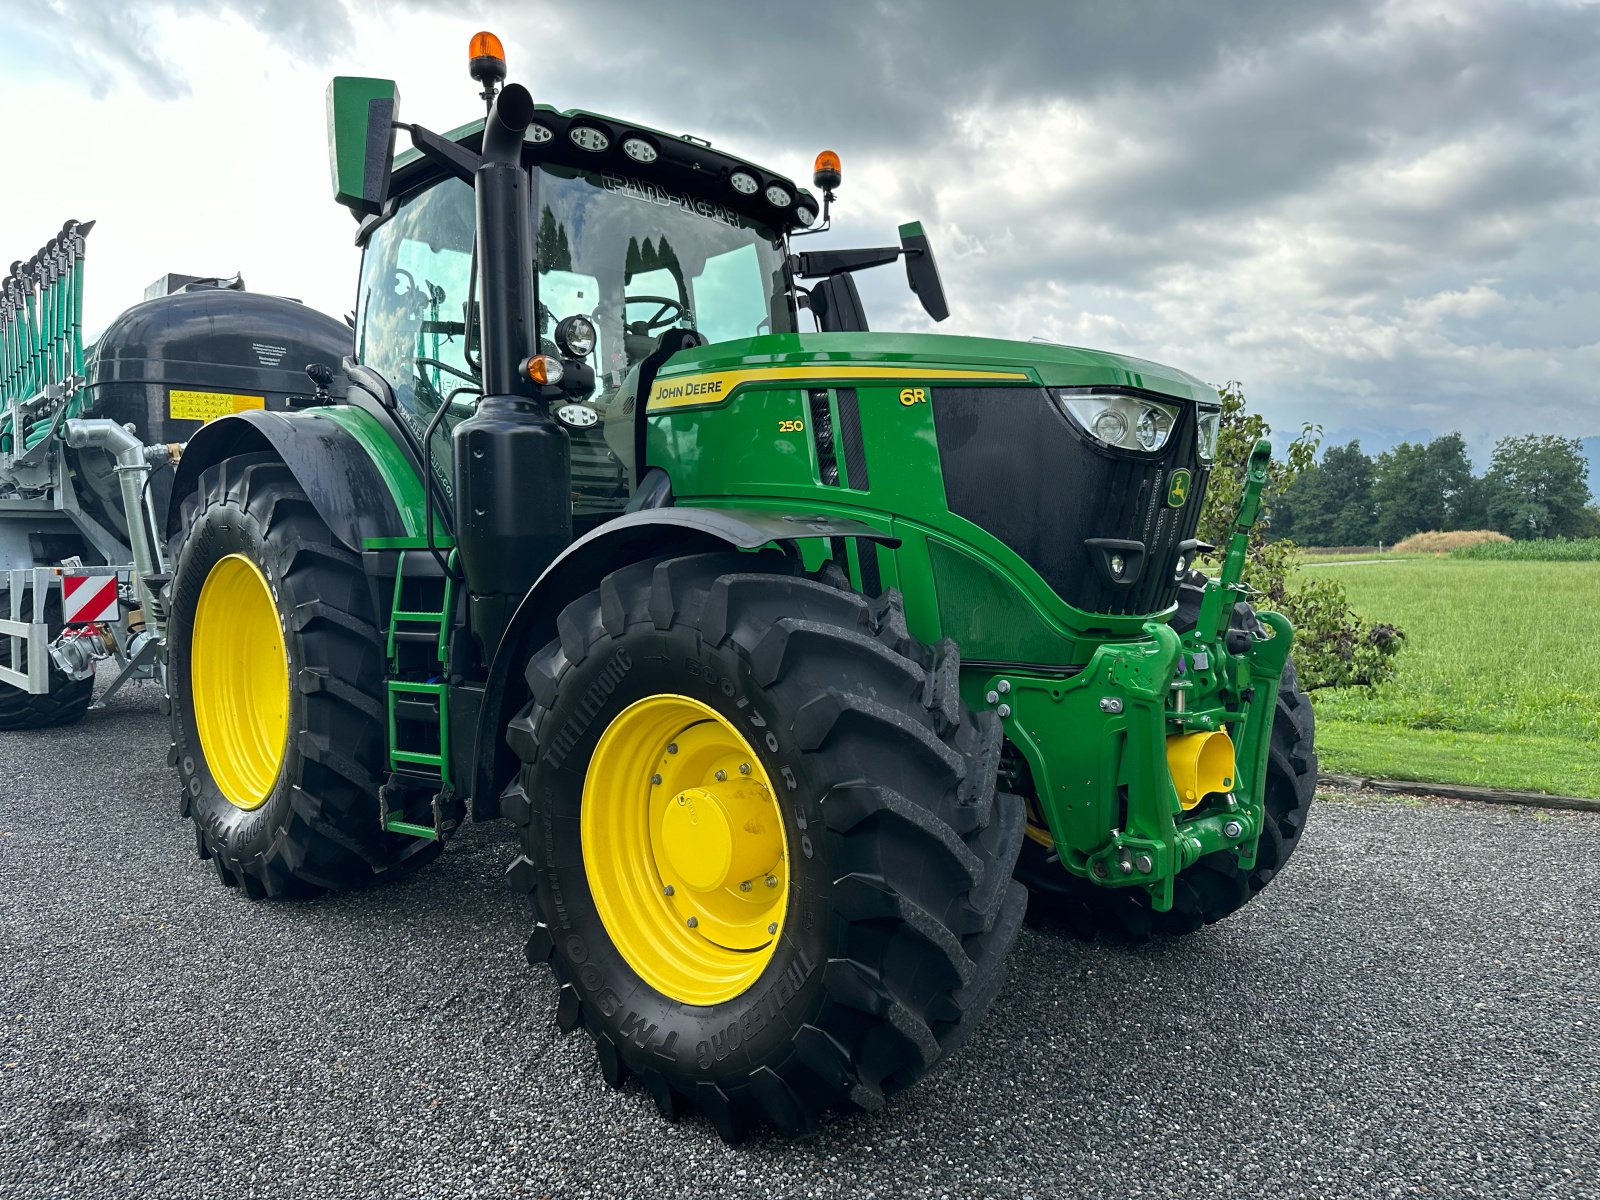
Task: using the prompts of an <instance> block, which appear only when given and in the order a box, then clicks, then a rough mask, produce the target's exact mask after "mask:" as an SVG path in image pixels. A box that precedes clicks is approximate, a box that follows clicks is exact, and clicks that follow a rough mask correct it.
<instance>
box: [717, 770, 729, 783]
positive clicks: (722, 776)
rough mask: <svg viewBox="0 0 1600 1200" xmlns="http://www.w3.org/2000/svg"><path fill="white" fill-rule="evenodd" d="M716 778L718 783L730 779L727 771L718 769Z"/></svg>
mask: <svg viewBox="0 0 1600 1200" xmlns="http://www.w3.org/2000/svg"><path fill="white" fill-rule="evenodd" d="M716 779H717V782H718V783H726V782H727V781H728V773H727V772H726V771H718V772H717V775H716Z"/></svg>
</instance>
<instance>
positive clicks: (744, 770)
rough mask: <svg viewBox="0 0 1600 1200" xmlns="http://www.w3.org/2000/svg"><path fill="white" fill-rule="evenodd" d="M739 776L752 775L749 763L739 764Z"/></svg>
mask: <svg viewBox="0 0 1600 1200" xmlns="http://www.w3.org/2000/svg"><path fill="white" fill-rule="evenodd" d="M739 774H741V775H748V774H750V764H749V763H740V764H739Z"/></svg>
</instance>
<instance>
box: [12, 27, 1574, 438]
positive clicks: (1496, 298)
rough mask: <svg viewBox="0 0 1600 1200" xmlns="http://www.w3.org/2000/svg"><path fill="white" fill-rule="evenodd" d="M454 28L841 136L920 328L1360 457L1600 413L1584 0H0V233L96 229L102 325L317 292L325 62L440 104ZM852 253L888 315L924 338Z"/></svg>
mask: <svg viewBox="0 0 1600 1200" xmlns="http://www.w3.org/2000/svg"><path fill="white" fill-rule="evenodd" d="M463 12H464V13H465V15H462V14H463ZM478 28H489V29H492V30H494V31H496V32H498V33H499V34H500V36H501V37H502V38H503V39H504V41H505V43H506V49H507V57H508V59H509V61H510V66H511V75H512V78H514V79H520V80H521V81H523V82H525V83H527V84H528V85H529V86H530V88H531V90H532V91H533V93H534V95H535V97H536V98H537V99H539V100H541V101H543V102H547V103H552V104H555V105H557V106H559V107H579V106H581V107H587V108H593V109H596V110H599V111H603V112H610V113H614V114H616V115H618V116H621V117H624V118H628V119H633V120H638V121H640V122H641V123H645V124H649V125H654V126H656V127H659V128H665V129H670V130H682V131H687V132H693V133H696V134H698V135H701V136H705V137H709V138H711V139H712V140H713V141H714V142H716V143H717V144H719V145H722V146H724V147H727V148H729V149H731V150H733V151H735V152H737V153H741V154H744V155H746V156H748V157H750V158H753V159H755V160H757V161H759V162H762V163H764V164H766V165H769V166H771V167H773V168H775V169H777V170H780V171H786V172H788V173H790V174H792V175H794V176H796V177H797V178H804V176H805V174H806V172H807V171H808V170H809V166H810V163H811V159H812V156H813V155H814V154H815V153H816V151H817V150H818V149H820V148H822V147H823V146H828V147H831V148H833V149H835V150H837V151H838V152H839V153H840V155H841V156H842V157H843V159H844V169H845V185H844V188H843V189H842V191H841V195H840V206H839V208H838V209H837V210H836V222H835V226H836V233H835V234H832V235H828V236H829V237H830V238H831V239H832V240H833V242H834V243H836V244H844V243H854V244H869V245H870V244H881V243H883V242H887V241H892V240H893V238H894V226H895V225H896V224H897V223H898V222H899V221H900V220H904V219H910V218H914V217H920V218H921V219H923V220H924V222H925V223H926V224H927V225H928V227H929V229H930V232H931V233H932V234H933V237H934V239H935V240H934V245H935V247H936V249H937V250H938V252H939V256H940V264H941V267H942V269H943V272H944V277H945V285H946V289H947V290H948V291H949V293H950V296H951V301H952V316H951V318H950V320H949V321H948V322H946V323H945V325H944V326H942V329H944V330H947V331H951V332H970V333H983V334H992V335H1001V336H1014V337H1021V338H1028V337H1035V336H1036V337H1044V338H1048V339H1051V340H1057V341H1064V342H1070V343H1074V344H1079V345H1088V346H1095V347H1100V348H1104V349H1111V350H1118V351H1124V352H1128V353H1133V354H1138V355H1142V356H1145V357H1148V358H1154V359H1157V360H1160V361H1164V362H1170V363H1172V364H1174V365H1177V366H1181V367H1184V368H1185V369H1187V370H1190V371H1192V372H1194V373H1196V374H1198V375H1201V376H1202V377H1204V378H1207V379H1211V380H1215V381H1221V380H1225V379H1229V378H1238V379H1241V380H1243V381H1244V383H1245V385H1246V390H1247V394H1248V395H1249V396H1250V397H1251V400H1252V403H1253V404H1255V405H1256V406H1257V407H1259V408H1260V409H1261V410H1262V411H1263V412H1264V413H1265V414H1266V415H1267V416H1268V418H1269V419H1270V420H1272V421H1273V423H1274V424H1275V425H1276V426H1278V427H1279V429H1280V430H1282V429H1290V428H1295V427H1298V425H1299V424H1300V423H1301V422H1306V421H1310V422H1316V423H1319V424H1321V425H1322V426H1324V427H1325V429H1326V431H1327V433H1328V435H1329V437H1330V439H1332V440H1343V439H1345V438H1347V437H1349V436H1352V435H1360V436H1361V437H1362V439H1363V442H1364V444H1366V445H1367V446H1368V447H1369V448H1381V447H1382V446H1384V445H1387V444H1390V443H1392V442H1394V441H1397V440H1399V439H1401V438H1403V437H1412V438H1415V437H1418V436H1428V435H1432V434H1439V433H1445V432H1448V431H1450V430H1453V429H1454V430H1460V431H1461V432H1462V433H1463V434H1465V435H1466V437H1467V439H1468V441H1469V444H1470V445H1471V447H1472V450H1473V452H1474V455H1475V457H1477V458H1478V459H1479V461H1480V465H1481V464H1482V463H1483V462H1485V461H1486V460H1487V454H1488V450H1489V449H1490V447H1491V446H1492V444H1493V441H1494V439H1495V438H1497V437H1500V436H1504V435H1507V434H1512V433H1523V432H1541V433H1545V432H1547V433H1559V434H1563V435H1566V436H1589V435H1595V434H1600V87H1597V81H1600V7H1597V6H1596V5H1593V4H1581V3H1558V2H1550V3H1518V2H1515V0H1499V2H1482V3H1480V2H1478V0H1417V2H1397V3H1367V2H1363V0H1316V2H1314V3H1307V2H1300V3H1296V2H1294V0H1187V2H1186V0H1120V2H1118V3H1088V2H1086V0H1074V2H1071V3H1046V2H1042V0H1041V2H1034V3H1027V2H1024V0H986V2H985V3H981V4H974V3H971V2H970V0H964V2H962V3H956V2H954V0H922V2H915V0H810V2H808V3H805V4H776V3H772V4H769V3H762V2H757V0H743V2H741V0H672V2H670V3H665V2H662V0H588V2H586V3H579V4H573V3H559V4H557V3H544V2H542V0H520V2H518V3H511V4H481V5H477V6H466V5H459V4H451V3H444V2H435V3H430V2H428V0H385V2H383V3H381V4H379V3H368V2H366V0H167V2H165V3H162V2H159V0H158V2H155V3H144V4H139V5H124V4H121V3H114V2H112V0H0V94H3V95H4V96H5V97H6V100H7V102H8V108H9V110H10V113H9V120H8V122H7V124H8V127H9V128H10V130H11V131H12V132H11V137H10V139H9V147H8V149H9V153H8V157H7V159H6V162H5V169H4V175H3V178H4V185H3V187H0V235H3V237H4V240H5V242H6V244H7V247H8V248H7V249H5V250H3V251H0V253H4V254H5V261H9V260H10V259H11V258H15V257H20V256H25V255H27V254H30V253H31V252H32V251H33V249H34V248H35V247H36V246H37V245H38V244H39V243H41V242H42V241H44V240H45V238H46V237H48V236H49V235H50V234H52V233H53V232H54V231H55V230H56V229H58V228H59V227H60V223H61V221H62V220H63V219H65V218H67V217H77V218H80V219H89V218H94V219H97V220H98V221H99V222H100V225H99V226H98V227H97V228H96V230H95V232H94V234H93V236H92V237H91V239H90V256H89V264H90V270H91V272H92V276H91V282H90V284H89V299H88V302H87V309H88V314H87V317H88V323H89V324H90V325H91V326H97V325H100V324H104V323H105V322H106V321H107V320H109V319H110V318H111V317H112V316H114V315H115V313H116V312H117V311H118V310H120V309H121V308H122V307H124V306H125V305H126V304H128V303H131V302H133V301H134V300H137V299H138V298H139V297H140V295H141V294H142V290H143V288H144V286H145V284H147V283H149V282H150V281H151V280H153V279H154V278H156V277H157V276H159V275H160V274H162V273H163V272H165V271H168V270H176V271H186V272H190V273H196V274H200V273H231V272H233V271H236V270H237V271H242V272H243V273H244V275H245V278H246V280H247V282H248V283H249V285H250V286H251V287H252V288H253V289H256V290H264V291H276V292H280V293H283V294H286V295H292V296H297V297H300V298H302V299H304V300H306V301H307V302H308V303H311V304H314V305H316V306H318V307H321V308H324V309H326V310H328V311H330V312H334V313H343V312H345V311H347V310H348V309H349V308H350V307H351V300H352V297H353V294H354V288H355V267H356V262H355V252H354V250H353V248H352V246H351V236H352V234H353V233H354V228H355V227H354V222H353V221H352V220H351V218H350V217H349V215H348V214H347V213H346V212H345V211H344V210H343V209H341V208H338V207H336V206H335V205H334V204H333V203H332V202H331V200H330V199H329V196H330V188H329V185H328V171H327V150H326V142H325V135H324V111H323V89H324V87H325V86H326V83H327V80H328V78H329V77H330V76H332V75H334V74H367V75H384V76H389V77H393V78H395V79H396V80H398V81H399V84H400V90H401V95H402V112H403V114H404V116H405V117H406V119H408V120H413V121H419V122H421V123H423V124H426V125H430V126H432V127H433V128H436V129H444V128H448V127H450V126H452V125H455V124H458V123H460V122H461V121H463V120H468V119H471V118H472V117H473V116H475V115H476V113H477V112H478V108H477V103H478V102H477V100H476V98H475V94H474V85H473V84H472V82H471V81H470V80H469V79H468V78H467V77H466V73H465V61H464V60H465V57H466V54H465V48H466V43H467V40H468V38H469V37H470V35H471V34H472V33H473V32H474V31H475V30H476V29H478ZM819 241H820V239H819ZM879 276H880V278H879V279H877V280H876V281H874V282H873V283H872V284H871V286H868V287H865V288H864V291H865V292H866V294H867V298H868V302H869V306H870V309H871V311H872V312H874V314H875V319H876V323H877V324H878V325H879V327H883V328H890V327H894V328H920V327H923V326H924V325H925V322H924V321H923V320H922V318H921V314H920V310H918V309H917V308H916V307H915V304H914V303H913V302H910V301H909V299H908V297H907V295H906V293H905V291H904V284H903V276H902V275H900V274H899V273H898V272H892V271H889V270H883V271H880V272H879ZM869 278H870V277H865V278H864V279H863V282H864V283H866V282H867V280H868V279H869Z"/></svg>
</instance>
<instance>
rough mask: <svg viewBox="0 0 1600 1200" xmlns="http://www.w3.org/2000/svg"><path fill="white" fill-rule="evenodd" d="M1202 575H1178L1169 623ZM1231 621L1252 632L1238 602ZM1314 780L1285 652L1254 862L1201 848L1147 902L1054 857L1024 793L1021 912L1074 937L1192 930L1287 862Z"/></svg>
mask: <svg viewBox="0 0 1600 1200" xmlns="http://www.w3.org/2000/svg"><path fill="white" fill-rule="evenodd" d="M1202 587H1203V580H1201V581H1193V582H1191V583H1188V584H1185V585H1184V587H1183V588H1182V589H1181V591H1180V594H1179V599H1178V611H1177V613H1176V614H1175V615H1174V616H1173V619H1172V625H1173V628H1175V629H1177V630H1178V631H1179V632H1185V631H1187V630H1189V629H1193V628H1194V622H1195V619H1196V617H1197V615H1198V614H1199V598H1200V594H1201V588H1202ZM1233 624H1234V625H1235V626H1236V627H1239V628H1248V629H1251V630H1252V631H1254V630H1255V629H1257V628H1259V625H1258V623H1257V621H1256V619H1255V614H1254V613H1253V612H1252V611H1251V610H1250V606H1249V605H1247V604H1241V605H1240V606H1239V611H1237V612H1236V613H1235V614H1234V617H1233ZM1316 788H1317V753H1316V748H1315V721H1314V719H1313V716H1312V712H1311V697H1310V696H1308V695H1307V694H1306V693H1305V692H1303V691H1301V690H1300V685H1299V679H1298V677H1297V676H1296V674H1295V667H1294V659H1292V658H1291V659H1290V660H1289V661H1288V662H1287V663H1286V664H1285V665H1284V668H1283V677H1282V679H1281V680H1280V681H1279V684H1278V703H1277V708H1276V710H1275V711H1274V713H1273V718H1272V745H1271V749H1270V751H1269V753H1268V759H1267V782H1266V796H1265V804H1266V820H1265V828H1263V830H1262V832H1261V839H1260V841H1259V843H1258V844H1257V847H1256V865H1255V866H1254V868H1252V869H1251V870H1249V871H1243V870H1241V869H1240V868H1239V866H1238V864H1237V863H1236V862H1235V861H1234V858H1233V855H1232V854H1230V853H1226V852H1222V853H1217V854H1208V855H1206V856H1205V857H1204V858H1202V859H1201V860H1200V861H1199V862H1197V863H1195V864H1193V865H1192V866H1190V867H1189V868H1187V869H1186V870H1184V871H1183V872H1181V873H1180V874H1179V875H1178V878H1177V880H1176V882H1175V886H1174V891H1173V905H1172V908H1171V909H1170V910H1169V911H1167V912H1164V913H1158V912H1155V911H1154V910H1152V909H1151V907H1150V901H1149V896H1148V895H1147V894H1146V893H1145V891H1144V890H1143V889H1142V888H1104V887H1099V886H1098V885H1096V884H1093V883H1091V882H1089V880H1087V879H1083V878H1081V877H1079V876H1077V875H1074V874H1072V873H1070V872H1069V871H1067V870H1066V869H1065V868H1064V867H1062V866H1061V864H1060V863H1059V862H1058V861H1056V859H1055V857H1054V845H1053V843H1052V842H1051V839H1050V831H1049V829H1048V828H1047V827H1046V826H1045V824H1044V818H1043V816H1042V814H1041V813H1040V812H1039V810H1038V807H1037V805H1036V804H1034V803H1032V802H1031V801H1030V804H1029V808H1030V817H1029V825H1028V839H1027V842H1026V843H1025V844H1024V846H1023V848H1022V853H1021V855H1020V856H1019V857H1018V861H1017V878H1018V879H1019V880H1020V881H1022V883H1024V884H1025V885H1026V886H1027V888H1028V915H1029V918H1030V919H1031V920H1034V921H1037V922H1039V923H1041V924H1049V925H1058V926H1062V927H1064V928H1066V929H1068V930H1069V931H1071V932H1072V933H1073V934H1075V935H1076V936H1078V937H1081V938H1085V939H1093V938H1094V937H1096V936H1097V935H1099V934H1102V933H1110V934H1113V935H1116V936H1121V937H1124V938H1130V939H1132V940H1135V941H1141V940H1143V939H1145V938H1147V937H1149V936H1150V935H1151V934H1152V933H1157V934H1180V933H1192V932H1193V931H1194V930H1196V929H1199V928H1201V927H1202V926H1204V925H1209V924H1211V923H1212V922H1214V921H1220V920H1221V919H1222V918H1223V917H1226V916H1229V915H1230V914H1232V913H1234V912H1237V911H1238V910H1239V909H1241V908H1243V907H1244V906H1245V905H1246V904H1248V903H1249V902H1250V901H1251V900H1252V899H1254V898H1255V897H1256V895H1257V894H1258V893H1259V892H1260V891H1261V889H1262V888H1264V887H1266V886H1267V884H1268V883H1270V882H1272V879H1273V877H1274V876H1276V875H1277V873H1278V872H1279V871H1281V870H1282V869H1283V866H1284V864H1285V863H1287V862H1288V861H1289V856H1290V855H1291V854H1293V853H1294V849H1295V847H1296V846H1297V845H1299V843H1300V834H1301V832H1302V830H1304V828H1305V822H1306V814H1307V812H1308V811H1309V810H1310V808H1311V801H1312V797H1313V796H1314V795H1315V793H1316Z"/></svg>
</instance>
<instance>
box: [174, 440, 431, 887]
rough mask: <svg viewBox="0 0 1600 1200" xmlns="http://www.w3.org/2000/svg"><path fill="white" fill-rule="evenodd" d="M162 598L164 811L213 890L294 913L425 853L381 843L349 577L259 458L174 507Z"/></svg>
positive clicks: (268, 459) (284, 472)
mask: <svg viewBox="0 0 1600 1200" xmlns="http://www.w3.org/2000/svg"><path fill="white" fill-rule="evenodd" d="M184 512H185V524H184V530H183V533H182V534H181V536H180V540H179V542H178V545H177V547H176V548H175V551H174V554H173V561H174V563H175V564H176V565H175V567H174V571H173V579H172V583H171V584H170V585H169V589H170V590H169V591H168V594H167V595H168V607H169V611H170V612H171V614H172V616H171V619H170V623H169V625H168V651H167V653H168V674H167V679H168V688H169V692H170V697H169V702H170V705H171V725H172V749H171V751H170V752H169V754H170V758H171V761H172V764H173V765H174V766H175V767H177V769H178V774H179V778H180V780H181V786H182V791H181V793H180V796H179V802H178V807H179V812H180V813H181V814H182V815H183V816H186V817H189V818H190V819H191V820H193V821H194V825H195V846H196V849H197V851H198V853H199V855H200V857H201V858H202V859H210V860H211V861H212V863H213V864H214V865H215V867H216V871H217V876H218V878H220V879H221V880H222V882H223V883H225V884H227V885H229V886H232V887H238V888H241V889H242V890H243V891H244V892H245V894H246V895H248V896H250V897H252V898H256V899H261V898H267V897H297V896H309V895H315V894H316V893H318V892H320V891H324V890H328V889H337V888H351V887H357V886H360V885H363V884H366V883H370V882H372V881H374V880H376V879H378V878H380V877H384V876H387V875H391V874H394V873H395V872H397V871H399V870H400V869H401V868H404V867H410V866H413V865H416V864H417V863H419V862H421V861H425V860H426V859H427V858H428V857H431V856H432V855H433V854H434V853H436V852H437V846H436V845H435V844H434V843H431V842H424V841H419V840H417V839H415V838H408V837H402V836H400V835H396V834H390V833H386V832H385V831H383V830H382V829H381V828H380V827H379V813H378V800H377V794H378V785H379V783H380V782H381V779H382V772H383V770H384V765H385V754H384V748H385V740H384V739H385V728H384V705H383V699H382V697H383V679H384V658H383V640H382V638H381V636H380V634H379V632H378V627H377V624H376V622H375V621H374V620H373V615H372V603H371V600H370V598H369V595H368V590H367V581H366V578H365V576H364V575H363V573H362V570H361V560H360V558H359V557H358V556H357V555H356V554H355V553H353V552H352V551H350V550H348V549H346V548H345V547H343V546H341V545H340V544H339V543H338V541H337V540H336V539H335V538H334V536H333V534H332V533H331V532H330V531H329V530H328V527H327V525H326V524H325V523H324V522H323V520H322V518H321V517H320V516H319V515H318V514H317V511H316V509H315V508H314V507H313V506H312V504H311V502H310V500H308V499H307V498H306V495H305V493H304V492H303V491H302V490H301V489H300V486H299V484H297V483H296V482H295V479H294V476H293V475H292V474H291V473H290V471H289V469H288V468H287V467H286V466H284V465H283V464H282V463H281V462H279V461H277V460H276V459H275V458H273V457H272V456H270V455H265V454H251V455H241V456H239V457H236V458H231V459H227V460H225V461H224V462H222V463H220V464H218V465H216V466H214V467H211V468H209V469H208V470H206V471H205V472H204V473H202V475H201V476H200V480H199V487H198V489H197V491H196V493H195V495H194V496H192V497H190V498H189V499H188V500H186V501H185V510H184Z"/></svg>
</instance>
